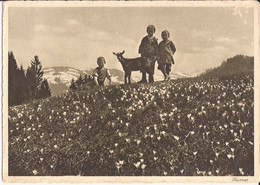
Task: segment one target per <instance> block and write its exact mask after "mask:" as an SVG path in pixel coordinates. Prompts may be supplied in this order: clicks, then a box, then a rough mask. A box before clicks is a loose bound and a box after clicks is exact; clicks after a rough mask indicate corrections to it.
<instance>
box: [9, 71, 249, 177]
mask: <svg viewBox="0 0 260 185" xmlns="http://www.w3.org/2000/svg"><path fill="white" fill-rule="evenodd" d="M253 92H254V90H253V76H252V75H242V76H239V75H235V76H230V77H224V78H222V79H219V78H212V79H208V80H204V79H199V78H195V79H179V80H175V81H170V82H158V83H155V84H142V85H140V84H132V85H129V86H125V85H118V86H113V87H106V88H104V89H102V90H100V91H97V90H95V89H93V90H91V91H88V92H86V91H81V92H74V93H68V94H65V95H61V96H58V97H52V98H49V99H45V100H42V101H36V102H34V103H32V104H27V105H21V106H16V107H10V108H9V175H26V176H30V175H56V176H59V175H102V176H103V175H116V176H118V175H122V176H123V175H128V176H132V175H149V176H154V175H156V176H163V175H167V176H197V175H208V176H210V175H214V176H217V175H218V176H223V175H238V176H240V175H253V174H254V160H253V159H254V149H253V148H254V145H253V143H254V140H253V138H254V122H253V118H254V115H253V111H254V100H253V94H254V93H253Z"/></svg>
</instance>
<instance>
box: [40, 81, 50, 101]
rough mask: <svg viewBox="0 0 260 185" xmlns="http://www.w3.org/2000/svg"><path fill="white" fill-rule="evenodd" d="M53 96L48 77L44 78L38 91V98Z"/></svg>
mask: <svg viewBox="0 0 260 185" xmlns="http://www.w3.org/2000/svg"><path fill="white" fill-rule="evenodd" d="M50 96H51V89H50V87H49V83H48V81H47V79H44V80H43V82H42V83H41V86H40V90H39V91H38V93H37V96H36V98H37V99H41V98H48V97H50Z"/></svg>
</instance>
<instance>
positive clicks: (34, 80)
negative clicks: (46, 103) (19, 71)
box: [26, 55, 43, 99]
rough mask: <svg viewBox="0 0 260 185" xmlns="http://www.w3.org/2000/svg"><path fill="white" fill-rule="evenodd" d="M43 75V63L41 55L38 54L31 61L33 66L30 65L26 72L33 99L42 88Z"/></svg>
mask: <svg viewBox="0 0 260 185" xmlns="http://www.w3.org/2000/svg"><path fill="white" fill-rule="evenodd" d="M42 76H43V71H42V65H41V62H40V60H39V57H38V56H37V55H36V56H34V59H33V60H32V61H31V66H30V67H28V69H27V73H26V79H27V82H28V87H29V90H30V96H31V99H35V98H36V96H37V93H38V92H39V90H40V85H41V83H42Z"/></svg>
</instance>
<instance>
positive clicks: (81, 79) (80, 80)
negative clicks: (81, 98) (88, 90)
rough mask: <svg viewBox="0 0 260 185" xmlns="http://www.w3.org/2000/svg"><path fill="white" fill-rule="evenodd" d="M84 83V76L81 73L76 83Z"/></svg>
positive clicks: (78, 84) (79, 84)
mask: <svg viewBox="0 0 260 185" xmlns="http://www.w3.org/2000/svg"><path fill="white" fill-rule="evenodd" d="M82 84H83V78H82V77H81V75H80V76H79V78H78V79H77V80H76V85H77V86H78V87H79V86H81V85H82Z"/></svg>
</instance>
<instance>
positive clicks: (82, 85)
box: [69, 74, 94, 91]
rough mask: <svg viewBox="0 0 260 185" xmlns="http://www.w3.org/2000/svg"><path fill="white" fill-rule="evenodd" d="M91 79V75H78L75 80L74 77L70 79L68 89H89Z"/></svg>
mask: <svg viewBox="0 0 260 185" xmlns="http://www.w3.org/2000/svg"><path fill="white" fill-rule="evenodd" d="M91 81H93V77H92V76H90V75H88V74H85V76H84V77H82V76H81V75H80V76H79V77H78V79H77V80H76V81H75V80H74V78H73V79H72V80H71V83H70V87H69V89H70V90H71V91H76V90H86V89H89V88H91V87H92V85H93V83H90V82H91ZM93 82H94V81H93Z"/></svg>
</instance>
